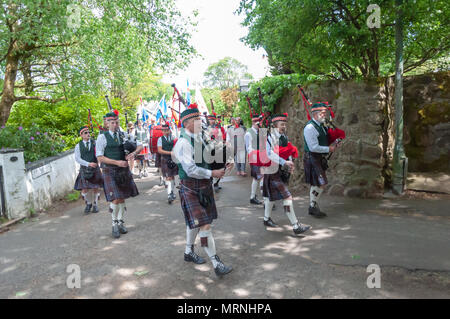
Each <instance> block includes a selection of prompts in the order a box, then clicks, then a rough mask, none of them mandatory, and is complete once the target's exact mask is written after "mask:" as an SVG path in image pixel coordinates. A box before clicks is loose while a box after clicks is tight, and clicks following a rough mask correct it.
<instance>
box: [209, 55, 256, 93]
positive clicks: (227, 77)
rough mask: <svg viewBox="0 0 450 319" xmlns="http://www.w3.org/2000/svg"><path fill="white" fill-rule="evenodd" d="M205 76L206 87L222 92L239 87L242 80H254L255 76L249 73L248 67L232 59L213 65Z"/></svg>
mask: <svg viewBox="0 0 450 319" xmlns="http://www.w3.org/2000/svg"><path fill="white" fill-rule="evenodd" d="M203 76H204V77H205V80H204V85H205V86H208V87H212V88H218V89H220V90H225V89H229V88H232V87H235V86H239V80H241V79H248V80H251V79H253V76H252V75H251V74H250V73H248V68H247V66H246V65H244V64H242V63H241V62H239V61H238V60H236V59H233V58H230V57H225V58H223V59H222V60H220V61H218V62H216V63H213V64H211V65H210V66H209V67H208V69H207V70H206V72H205V73H204V74H203Z"/></svg>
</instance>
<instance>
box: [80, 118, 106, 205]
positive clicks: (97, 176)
mask: <svg viewBox="0 0 450 319" xmlns="http://www.w3.org/2000/svg"><path fill="white" fill-rule="evenodd" d="M78 133H79V135H80V136H81V138H82V140H81V141H80V142H79V143H78V144H77V145H76V146H75V161H76V162H77V163H78V164H80V172H79V173H78V176H77V179H76V181H75V186H74V189H75V190H78V191H81V196H82V197H83V199H84V202H85V203H86V207H85V209H84V213H85V214H89V212H90V211H91V209H92V212H93V213H98V200H99V199H100V188H103V176H102V173H101V171H100V168H99V166H98V164H97V157H96V156H95V141H94V140H93V139H91V134H90V132H89V128H88V127H87V126H83V127H82V128H80V130H79V131H78ZM89 191H92V192H91V194H90V193H89ZM91 195H92V196H91Z"/></svg>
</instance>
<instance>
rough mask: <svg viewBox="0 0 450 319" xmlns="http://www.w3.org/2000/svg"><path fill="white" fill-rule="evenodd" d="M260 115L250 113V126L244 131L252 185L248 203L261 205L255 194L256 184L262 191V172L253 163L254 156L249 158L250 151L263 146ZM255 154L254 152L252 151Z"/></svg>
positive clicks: (261, 148)
mask: <svg viewBox="0 0 450 319" xmlns="http://www.w3.org/2000/svg"><path fill="white" fill-rule="evenodd" d="M259 122H260V116H259V114H253V115H252V127H251V129H249V130H248V131H247V133H245V136H244V139H245V148H246V150H247V154H249V164H250V175H251V176H252V178H253V181H252V187H251V192H250V204H255V205H261V204H262V202H260V201H259V200H258V197H257V196H256V191H257V189H258V185H259V186H260V189H261V192H262V182H263V174H262V173H261V167H260V166H257V165H255V164H256V162H253V160H256V158H251V157H250V156H251V153H252V152H253V151H260V150H263V149H264V148H265V146H266V145H265V139H264V138H263V136H261V134H260V130H259V129H260V123H259ZM253 154H256V152H255V153H252V155H253Z"/></svg>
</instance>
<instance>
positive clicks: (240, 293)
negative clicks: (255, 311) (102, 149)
mask: <svg viewBox="0 0 450 319" xmlns="http://www.w3.org/2000/svg"><path fill="white" fill-rule="evenodd" d="M233 293H235V294H236V295H238V296H239V297H247V296H249V295H250V293H249V292H248V290H246V289H242V288H238V289H234V290H233Z"/></svg>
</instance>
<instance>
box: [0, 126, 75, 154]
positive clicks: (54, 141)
mask: <svg viewBox="0 0 450 319" xmlns="http://www.w3.org/2000/svg"><path fill="white" fill-rule="evenodd" d="M66 145H67V144H66V143H65V140H64V139H63V138H62V136H61V135H59V134H58V133H57V132H56V131H50V132H49V131H46V130H45V129H42V128H41V127H39V126H38V125H36V124H33V125H31V126H30V127H29V128H23V127H22V126H11V125H8V126H6V127H5V126H2V127H1V129H0V148H23V149H24V160H25V163H30V162H34V161H37V160H40V159H42V158H46V157H49V156H54V155H57V154H58V153H60V152H62V151H63V149H64V148H65V147H66Z"/></svg>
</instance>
